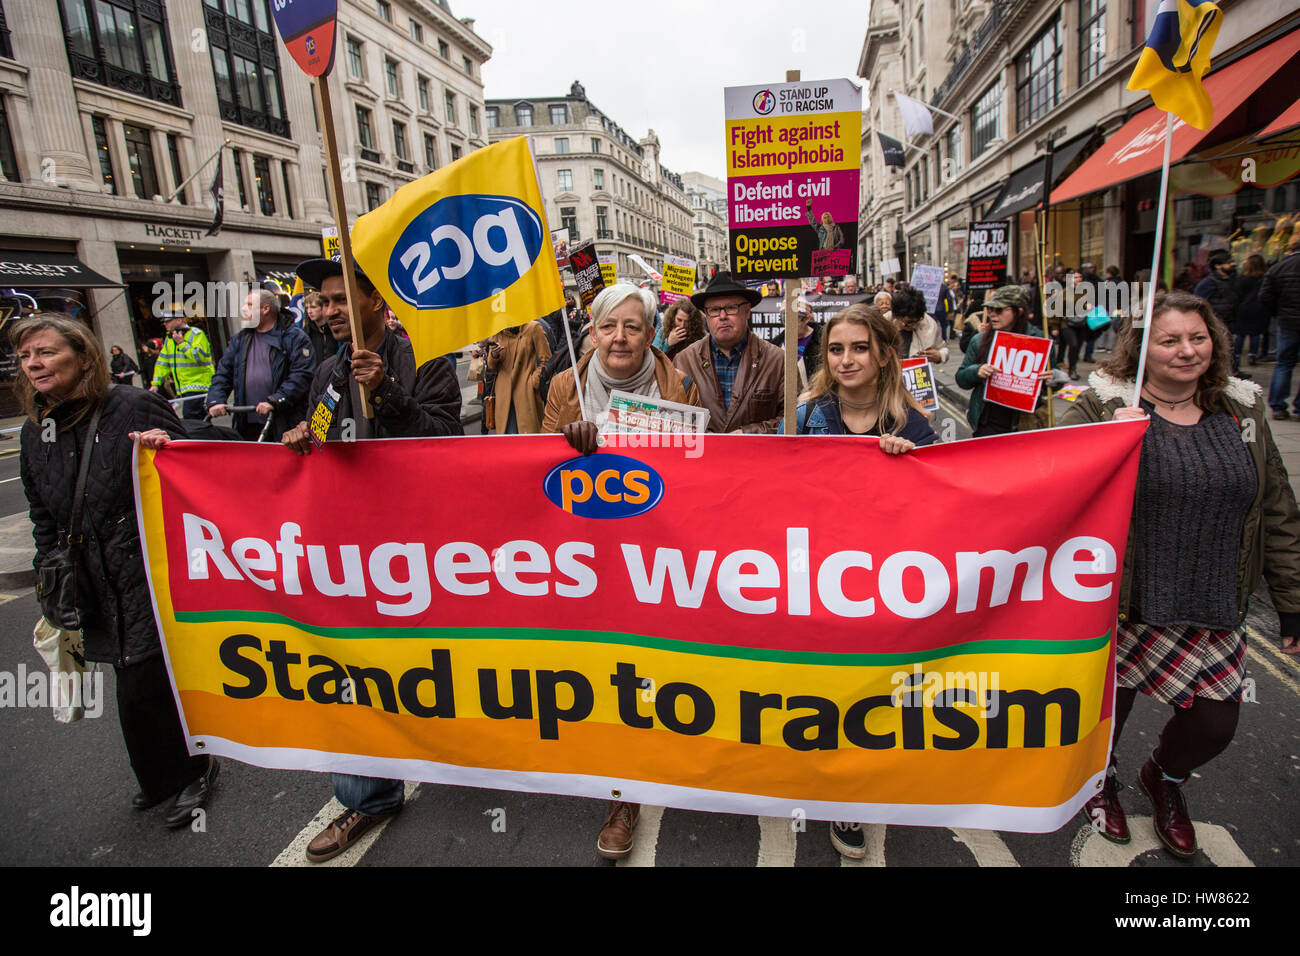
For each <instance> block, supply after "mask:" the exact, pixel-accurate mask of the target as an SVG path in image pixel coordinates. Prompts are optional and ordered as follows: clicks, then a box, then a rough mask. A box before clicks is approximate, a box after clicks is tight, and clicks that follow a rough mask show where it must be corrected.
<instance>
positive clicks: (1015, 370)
mask: <svg viewBox="0 0 1300 956" xmlns="http://www.w3.org/2000/svg"><path fill="white" fill-rule="evenodd" d="M1051 350H1052V342H1051V340H1050V339H1040V338H1038V337H1037V336H1033V335H1017V334H1016V333H1014V332H994V333H993V345H992V346H991V347H990V348H989V363H990V364H991V365H992V366H993V374H992V375H990V376H989V377H988V378H987V379H986V380H985V382H984V401H986V402H993V403H994V404H997V405H1005V406H1006V407H1007V408H1014V409H1016V410H1017V411H1021V412H1032V411H1033V410H1034V408H1035V407H1036V406H1037V405H1038V391H1039V389H1040V388H1042V386H1043V383H1042V381H1041V380H1040V379H1039V378H1038V373H1039V372H1042V371H1044V370H1045V369H1046V368H1047V358H1048V355H1049V354H1050V353H1051Z"/></svg>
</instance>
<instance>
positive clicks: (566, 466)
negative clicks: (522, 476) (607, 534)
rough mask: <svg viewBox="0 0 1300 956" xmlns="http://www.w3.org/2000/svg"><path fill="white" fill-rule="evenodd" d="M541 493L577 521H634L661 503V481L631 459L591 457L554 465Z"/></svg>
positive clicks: (656, 473)
mask: <svg viewBox="0 0 1300 956" xmlns="http://www.w3.org/2000/svg"><path fill="white" fill-rule="evenodd" d="M542 491H543V492H544V493H545V494H546V497H547V499H549V500H550V502H551V504H553V505H555V506H556V507H557V508H560V509H562V510H563V511H565V512H567V513H568V514H571V515H577V516H578V517H579V518H634V517H636V516H637V515H643V514H645V513H646V512H647V511H651V510H653V509H654V507H655V506H656V505H658V504H659V502H660V501H662V500H663V496H664V480H663V478H661V477H660V476H659V472H657V471H655V470H654V469H653V468H651V467H650V466H649V465H647V464H645V463H644V462H640V461H637V460H636V459H635V458H628V457H627V456H625V455H609V454H605V455H600V456H598V457H597V456H595V455H592V456H589V457H586V458H570V459H569V460H568V461H566V462H561V463H560V464H558V465H556V466H555V467H554V468H552V469H551V470H550V471H549V472H548V473H547V475H546V478H545V479H543V481H542Z"/></svg>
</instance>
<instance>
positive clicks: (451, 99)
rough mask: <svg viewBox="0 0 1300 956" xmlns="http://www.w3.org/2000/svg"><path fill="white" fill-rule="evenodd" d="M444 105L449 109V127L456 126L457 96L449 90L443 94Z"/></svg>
mask: <svg viewBox="0 0 1300 956" xmlns="http://www.w3.org/2000/svg"><path fill="white" fill-rule="evenodd" d="M443 103H444V105H445V106H446V107H447V125H448V126H455V125H456V94H455V93H453V92H452V91H451V90H447V91H445V92H444V94H443Z"/></svg>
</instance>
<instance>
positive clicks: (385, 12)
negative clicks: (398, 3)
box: [375, 0, 393, 23]
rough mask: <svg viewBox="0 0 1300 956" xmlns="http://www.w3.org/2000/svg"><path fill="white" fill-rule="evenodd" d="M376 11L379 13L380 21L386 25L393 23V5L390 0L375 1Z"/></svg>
mask: <svg viewBox="0 0 1300 956" xmlns="http://www.w3.org/2000/svg"><path fill="white" fill-rule="evenodd" d="M375 9H376V10H377V11H378V12H379V19H381V20H383V21H384V22H385V23H392V22H393V5H392V4H391V3H389V2H388V0H375Z"/></svg>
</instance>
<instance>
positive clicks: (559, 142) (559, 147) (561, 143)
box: [555, 136, 569, 153]
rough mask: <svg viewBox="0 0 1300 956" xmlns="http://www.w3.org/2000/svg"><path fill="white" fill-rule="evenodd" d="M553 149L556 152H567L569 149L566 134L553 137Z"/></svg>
mask: <svg viewBox="0 0 1300 956" xmlns="http://www.w3.org/2000/svg"><path fill="white" fill-rule="evenodd" d="M555 151H556V152H557V153H567V152H568V151H569V137H567V136H557V137H555Z"/></svg>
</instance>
